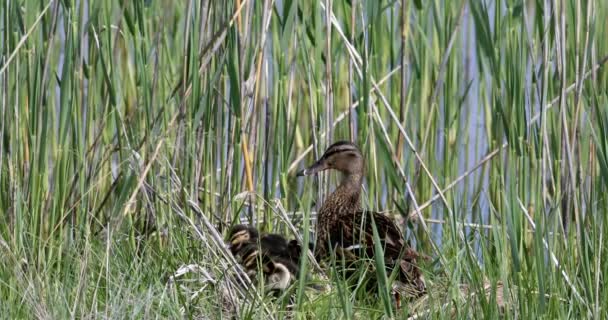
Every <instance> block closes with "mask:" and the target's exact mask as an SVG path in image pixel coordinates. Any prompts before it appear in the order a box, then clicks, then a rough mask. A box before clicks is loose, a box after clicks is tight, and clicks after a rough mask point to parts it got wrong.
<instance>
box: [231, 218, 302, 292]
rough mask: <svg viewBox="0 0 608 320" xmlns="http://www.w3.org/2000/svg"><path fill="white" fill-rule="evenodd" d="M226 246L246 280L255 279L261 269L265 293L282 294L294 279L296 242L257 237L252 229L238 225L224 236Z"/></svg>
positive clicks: (297, 246) (298, 249) (297, 270)
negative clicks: (243, 271)
mask: <svg viewBox="0 0 608 320" xmlns="http://www.w3.org/2000/svg"><path fill="white" fill-rule="evenodd" d="M228 246H229V247H230V251H231V252H232V255H234V256H235V257H236V258H237V261H239V263H240V264H241V265H242V266H243V268H244V269H245V271H246V272H247V275H248V276H250V277H252V278H255V277H256V275H257V272H258V270H259V269H258V266H261V270H262V272H263V274H264V278H265V280H266V289H267V290H277V291H283V290H285V289H287V287H289V285H290V284H291V283H292V282H293V280H294V279H296V277H297V276H298V273H299V259H300V255H299V253H300V252H301V248H300V245H299V244H298V242H297V241H296V240H291V241H289V242H288V241H287V240H286V239H285V238H284V237H283V236H281V235H278V234H272V233H271V234H264V235H262V236H261V237H260V235H259V233H258V231H257V230H256V229H255V228H254V227H251V226H246V225H242V224H240V225H236V226H234V227H233V228H232V229H231V230H230V232H229V233H228Z"/></svg>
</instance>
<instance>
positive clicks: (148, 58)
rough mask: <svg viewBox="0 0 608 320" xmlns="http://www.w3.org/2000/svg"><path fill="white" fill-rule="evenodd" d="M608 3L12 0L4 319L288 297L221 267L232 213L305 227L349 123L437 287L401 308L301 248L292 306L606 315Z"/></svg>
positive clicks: (369, 311) (265, 303)
mask: <svg viewBox="0 0 608 320" xmlns="http://www.w3.org/2000/svg"><path fill="white" fill-rule="evenodd" d="M605 16H608V5H607V4H606V3H605V2H604V1H599V0H592V1H581V0H564V1H543V0H537V1H497V2H492V1H464V0H451V1H427V2H425V1H360V0H349V1H343V0H333V1H332V0H328V1H325V0H324V1H298V0H282V1H271V0H264V1H251V0H248V1H247V0H234V1H170V2H168V1H70V0H66V1H56V0H55V1H3V2H2V3H1V4H0V39H1V41H0V87H1V88H2V90H1V91H0V92H1V94H0V96H1V97H0V100H1V108H2V109H1V117H0V119H1V120H0V132H1V133H2V136H1V137H0V138H1V139H0V153H1V157H0V185H1V189H0V190H1V192H0V301H1V302H2V303H0V315H2V316H3V317H6V318H31V317H38V318H84V317H94V318H97V317H112V318H131V317H139V318H148V317H159V318H177V317H182V316H186V317H199V316H208V317H210V318H215V317H218V316H229V314H228V313H227V312H229V311H227V310H231V309H230V308H229V307H226V306H227V305H229V304H230V301H227V300H230V299H229V298H227V296H234V297H237V298H238V299H241V300H239V301H246V302H247V303H244V304H243V305H242V306H239V307H238V308H237V309H238V312H239V316H240V317H243V318H248V317H249V318H260V317H277V318H278V317H281V315H284V314H286V313H287V312H291V311H289V307H287V306H286V305H287V303H277V302H273V301H272V300H273V299H271V298H270V297H268V296H267V295H265V294H264V293H263V292H257V291H253V290H252V289H249V290H243V289H242V287H239V286H235V285H233V284H234V279H235V277H236V276H235V273H234V272H232V270H235V267H234V265H233V264H231V262H232V263H233V262H234V261H230V259H229V257H227V256H225V252H224V251H225V250H223V249H222V247H221V245H220V243H217V242H218V239H219V237H221V234H220V233H221V232H224V231H225V230H227V228H228V227H229V226H230V225H232V224H233V223H235V222H236V221H237V220H239V219H241V218H242V219H243V220H244V221H248V222H251V223H256V224H257V225H258V226H259V227H260V228H261V229H263V230H265V231H276V232H282V233H284V234H290V233H292V231H291V230H292V229H291V228H290V227H292V226H295V229H296V230H298V232H299V233H300V235H303V236H304V237H303V238H304V240H305V241H307V240H308V239H309V237H310V236H311V235H309V234H308V230H309V229H311V228H312V226H313V223H314V221H312V222H311V221H309V218H310V217H314V214H313V212H314V211H315V207H318V205H319V204H320V203H321V202H322V200H323V197H324V196H325V195H326V194H327V192H328V191H330V190H331V188H332V186H334V185H335V182H336V181H337V177H334V176H333V175H327V174H322V175H321V176H320V177H319V178H318V179H308V180H306V181H303V180H298V179H296V178H295V177H294V172H295V170H296V169H297V168H300V167H301V166H302V165H303V163H308V162H310V161H312V160H313V158H316V157H318V156H320V154H322V152H323V150H324V148H325V147H327V146H328V145H329V144H330V143H331V142H333V141H335V140H338V139H351V140H354V141H356V142H357V143H358V144H359V146H360V147H361V149H362V151H363V153H364V154H365V156H366V160H367V162H366V183H365V196H364V204H365V207H367V208H370V209H373V210H378V211H380V210H386V211H388V213H387V214H391V215H394V216H395V218H396V219H398V220H399V221H401V222H402V223H403V225H404V227H405V229H406V231H407V232H406V234H407V237H408V238H409V239H410V240H411V242H413V243H415V247H416V249H417V250H418V251H420V252H423V253H424V254H426V255H428V256H430V257H431V260H430V261H429V262H427V263H424V264H423V268H424V272H425V277H426V278H427V281H428V285H429V294H428V296H427V297H426V298H423V299H422V300H419V301H410V302H408V303H407V305H406V307H405V308H404V310H397V311H395V310H394V309H392V308H393V306H392V304H391V301H388V299H389V295H387V294H386V289H387V288H386V286H388V285H389V284H388V283H384V281H382V283H381V284H382V288H383V289H382V290H381V292H380V293H378V294H377V295H375V296H374V295H373V296H370V297H368V298H369V299H360V298H361V297H358V298H357V297H356V294H355V291H356V290H354V289H353V288H352V287H348V286H347V284H348V283H347V282H345V281H344V279H342V278H341V277H340V275H338V274H335V272H334V271H333V269H328V270H326V272H325V274H324V275H319V274H318V273H316V272H313V271H314V270H315V269H316V268H315V266H314V264H313V263H311V261H307V262H304V263H303V264H302V266H303V267H304V268H305V272H304V273H305V274H312V273H315V275H314V276H313V277H312V278H309V279H307V280H306V281H317V282H319V281H320V282H321V283H323V284H325V285H327V286H328V287H329V288H330V290H327V291H324V292H317V291H314V290H310V289H307V286H306V285H304V284H303V283H301V284H300V285H298V286H297V288H294V290H295V292H296V296H297V298H296V301H297V302H298V303H297V306H296V307H295V308H293V309H291V310H295V312H297V314H298V315H300V316H302V317H322V318H336V317H341V318H362V317H366V316H371V317H375V318H376V317H380V316H382V315H383V314H384V313H385V312H388V313H390V312H393V311H395V312H396V315H395V316H396V317H405V316H406V315H407V314H408V313H409V315H414V314H416V315H419V316H423V317H431V318H444V317H449V318H451V317H453V316H456V317H459V318H460V317H463V318H473V317H488V318H493V317H495V316H497V315H499V314H504V315H506V316H507V317H514V318H537V317H546V318H583V317H593V318H603V317H606V316H607V315H608V311H607V308H608V292H607V291H606V290H605V289H604V287H605V285H604V280H605V279H604V277H603V274H605V273H606V272H607V271H608V270H607V266H608V264H606V263H605V261H604V260H603V257H605V256H608V255H607V253H608V252H607V250H606V245H605V239H606V233H605V232H606V231H608V229H607V228H608V226H607V225H606V224H605V223H604V220H605V215H606V212H608V199H607V198H606V196H605V194H606V191H607V190H608V143H607V141H608V133H607V132H608V112H607V111H606V106H607V105H608V85H607V80H608V79H607V77H608V73H607V72H606V69H605V66H604V65H605V63H606V56H607V55H608V42H607V41H606V39H608V24H607V22H606V21H605V19H603V18H604V17H605ZM328 21H331V24H329V23H327V22H328ZM199 208H200V211H199ZM282 217H287V219H284V218H282ZM290 225H291V226H290ZM214 231H218V232H219V233H217V234H216V233H213V232H214ZM311 239H312V238H311ZM336 263H339V261H336ZM376 263H377V264H378V265H382V261H376ZM184 265H190V266H194V265H196V266H198V268H197V267H192V268H190V269H189V270H191V271H190V272H187V273H186V274H185V275H183V276H177V275H176V274H175V272H176V271H177V270H178V269H180V267H182V266H184ZM197 270H198V271H197ZM201 270H203V271H201ZM207 273H208V274H207ZM382 279H383V280H387V279H388V278H387V275H384V277H382ZM301 280H305V279H304V277H302V279H301ZM243 281H245V280H243ZM227 283H228V284H227ZM226 290H228V291H226ZM230 290H233V291H230ZM226 292H229V293H230V294H226ZM251 292H253V293H251ZM235 299H236V298H235ZM283 302H285V299H283Z"/></svg>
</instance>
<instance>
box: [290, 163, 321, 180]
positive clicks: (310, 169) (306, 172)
mask: <svg viewBox="0 0 608 320" xmlns="http://www.w3.org/2000/svg"><path fill="white" fill-rule="evenodd" d="M325 169H327V164H326V163H325V161H317V162H315V163H314V164H313V165H312V166H310V167H308V168H306V169H304V170H302V171H300V172H298V173H297V176H298V177H302V176H310V175H313V174H316V173H318V172H321V171H323V170H325Z"/></svg>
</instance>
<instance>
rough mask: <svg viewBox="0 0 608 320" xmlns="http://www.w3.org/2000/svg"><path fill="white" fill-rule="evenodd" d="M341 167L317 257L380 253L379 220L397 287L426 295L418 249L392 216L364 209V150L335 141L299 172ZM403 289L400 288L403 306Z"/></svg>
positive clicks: (320, 221) (323, 216)
mask: <svg viewBox="0 0 608 320" xmlns="http://www.w3.org/2000/svg"><path fill="white" fill-rule="evenodd" d="M328 169H335V170H337V171H339V172H341V173H342V175H343V177H342V181H341V183H340V185H339V186H338V187H337V188H336V189H335V191H334V192H333V193H332V194H330V195H329V196H328V197H327V199H325V202H323V204H322V205H321V209H319V212H318V216H317V227H316V230H317V231H316V237H317V240H316V246H315V257H317V259H319V260H322V259H325V258H327V257H328V256H330V253H331V251H332V250H333V251H335V252H336V254H340V255H341V257H342V258H345V259H346V260H351V261H352V258H353V257H354V258H356V259H360V258H371V257H373V256H374V251H375V250H374V241H373V239H374V238H373V229H372V221H374V222H375V224H376V228H377V231H378V235H379V237H380V239H381V242H382V243H381V245H382V248H383V249H384V260H385V265H386V266H387V270H388V272H389V273H388V274H389V275H390V272H392V271H393V270H394V269H395V268H399V270H398V277H397V280H398V282H399V283H396V284H395V287H399V288H403V287H404V286H405V288H407V289H405V290H403V289H402V290H399V291H402V292H403V291H406V292H407V293H408V295H409V296H411V297H415V296H419V295H420V294H422V293H424V291H425V288H426V287H425V282H424V277H423V275H422V273H421V272H420V270H419V268H418V266H417V263H416V262H417V261H416V260H417V258H418V257H419V255H418V253H417V252H416V251H414V250H413V249H412V248H410V246H409V244H407V243H406V242H405V239H404V237H403V235H402V233H401V231H400V230H399V228H398V227H397V226H396V225H395V223H394V222H393V221H392V220H391V219H390V218H389V217H387V216H385V215H382V214H380V213H377V212H372V211H365V210H362V209H361V201H360V195H361V184H362V181H363V174H364V160H363V155H362V154H361V151H360V150H359V148H358V147H357V146H356V145H355V144H353V143H351V142H347V141H340V142H336V143H334V144H333V145H331V146H330V147H329V148H327V150H326V151H325V153H324V154H323V156H322V157H321V158H320V159H319V160H317V161H316V162H315V163H314V164H312V165H311V166H310V167H308V168H306V169H304V170H302V171H300V172H299V173H298V174H297V175H298V176H308V175H313V174H316V173H318V172H321V171H324V170H328ZM399 297H400V295H399V293H398V292H395V298H396V299H397V304H399Z"/></svg>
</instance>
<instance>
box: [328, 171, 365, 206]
mask: <svg viewBox="0 0 608 320" xmlns="http://www.w3.org/2000/svg"><path fill="white" fill-rule="evenodd" d="M362 181H363V176H362V175H361V174H344V175H343V177H342V182H341V183H340V185H339V186H338V188H336V190H335V191H334V193H333V194H332V195H335V198H336V199H332V200H336V201H337V202H341V206H342V207H343V209H346V210H341V212H345V213H346V212H348V211H350V210H358V209H360V207H361V183H362ZM344 207H345V208H344ZM349 209H350V210H349Z"/></svg>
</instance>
